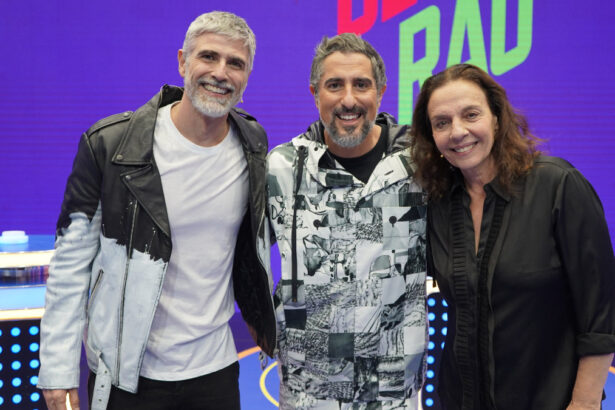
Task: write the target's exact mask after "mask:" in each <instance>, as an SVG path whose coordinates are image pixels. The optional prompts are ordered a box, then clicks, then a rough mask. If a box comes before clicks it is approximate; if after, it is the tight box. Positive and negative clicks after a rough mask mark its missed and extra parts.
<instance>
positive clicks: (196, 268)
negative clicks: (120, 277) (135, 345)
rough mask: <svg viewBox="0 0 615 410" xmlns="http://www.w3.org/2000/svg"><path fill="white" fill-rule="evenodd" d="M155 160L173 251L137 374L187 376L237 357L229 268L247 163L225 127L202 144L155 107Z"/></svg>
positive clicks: (167, 112)
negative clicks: (223, 134)
mask: <svg viewBox="0 0 615 410" xmlns="http://www.w3.org/2000/svg"><path fill="white" fill-rule="evenodd" d="M154 159H155V161H156V164H157V166H158V169H159V171H160V176H161V179H162V189H163V191H164V198H165V202H166V205H167V212H168V215H169V222H170V225H171V240H172V243H173V249H172V252H171V258H170V260H169V266H168V269H167V272H166V276H165V279H164V284H163V287H162V294H161V296H160V301H159V303H158V308H157V309H156V314H155V316H154V322H153V324H152V329H151V332H150V336H149V340H148V344H147V349H146V351H145V355H144V358H143V365H142V368H141V375H142V376H144V377H147V378H150V379H155V380H172V381H175V380H186V379H190V378H194V377H198V376H201V375H204V374H208V373H212V372H215V371H217V370H220V369H222V368H224V367H226V366H228V365H230V364H232V363H233V362H235V361H236V360H237V351H236V349H235V343H234V340H233V335H232V333H231V329H230V326H229V325H228V321H229V319H230V318H231V316H232V315H233V314H234V312H235V305H234V295H233V286H232V277H231V271H232V267H233V257H234V254H235V243H236V239H237V232H238V231H239V226H240V224H241V221H242V219H243V217H244V214H245V212H246V209H247V206H248V170H247V163H246V160H245V157H244V154H243V151H242V148H241V142H240V141H239V139H238V137H237V135H236V133H235V132H234V130H233V129H232V127H230V129H229V133H228V134H227V135H226V137H225V138H224V140H222V142H220V143H219V144H218V145H216V146H213V147H201V146H199V145H196V144H194V143H192V142H191V141H189V140H188V139H186V138H185V137H184V136H183V135H182V134H181V133H180V132H179V130H178V129H177V127H175V124H174V123H173V121H172V120H171V105H167V106H164V107H162V108H161V109H160V110H159V111H158V117H157V120H156V128H155V131H154Z"/></svg>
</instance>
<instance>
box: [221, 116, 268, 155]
mask: <svg viewBox="0 0 615 410" xmlns="http://www.w3.org/2000/svg"><path fill="white" fill-rule="evenodd" d="M229 115H230V116H231V118H232V119H233V121H234V122H235V124H236V125H237V127H238V129H239V132H240V133H241V136H242V137H243V138H245V139H246V140H248V141H249V142H251V143H254V145H255V147H254V148H255V149H257V150H259V151H260V148H265V152H266V148H267V133H266V132H265V129H264V128H263V126H262V125H260V124H259V122H258V121H257V120H256V118H255V117H253V116H252V115H250V114H248V113H247V112H246V111H244V110H242V109H241V108H237V107H233V108H232V109H231V111H230V112H229Z"/></svg>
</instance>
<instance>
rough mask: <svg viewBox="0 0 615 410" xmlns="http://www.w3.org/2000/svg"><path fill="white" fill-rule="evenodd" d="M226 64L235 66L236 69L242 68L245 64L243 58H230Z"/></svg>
mask: <svg viewBox="0 0 615 410" xmlns="http://www.w3.org/2000/svg"><path fill="white" fill-rule="evenodd" d="M228 64H229V65H230V66H231V67H233V68H236V69H238V70H243V69H244V68H245V66H246V64H245V63H244V62H243V60H240V59H238V58H232V59H230V60H229V62H228Z"/></svg>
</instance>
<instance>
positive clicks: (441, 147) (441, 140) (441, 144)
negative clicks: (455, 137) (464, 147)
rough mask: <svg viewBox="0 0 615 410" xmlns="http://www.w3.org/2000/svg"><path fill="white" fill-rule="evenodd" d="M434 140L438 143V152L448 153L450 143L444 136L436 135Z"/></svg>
mask: <svg viewBox="0 0 615 410" xmlns="http://www.w3.org/2000/svg"><path fill="white" fill-rule="evenodd" d="M433 139H434V142H435V143H436V148H438V151H440V152H444V151H446V144H447V142H448V138H446V137H445V136H442V135H434V136H433Z"/></svg>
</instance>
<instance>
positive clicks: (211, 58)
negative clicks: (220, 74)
mask: <svg viewBox="0 0 615 410" xmlns="http://www.w3.org/2000/svg"><path fill="white" fill-rule="evenodd" d="M199 57H200V58H201V60H204V61H214V60H215V59H216V55H215V54H214V53H212V52H208V51H205V52H202V53H200V54H199Z"/></svg>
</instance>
